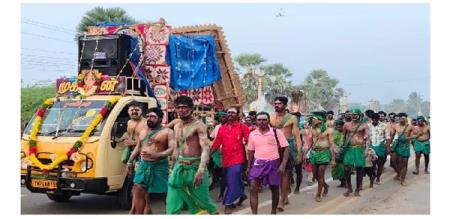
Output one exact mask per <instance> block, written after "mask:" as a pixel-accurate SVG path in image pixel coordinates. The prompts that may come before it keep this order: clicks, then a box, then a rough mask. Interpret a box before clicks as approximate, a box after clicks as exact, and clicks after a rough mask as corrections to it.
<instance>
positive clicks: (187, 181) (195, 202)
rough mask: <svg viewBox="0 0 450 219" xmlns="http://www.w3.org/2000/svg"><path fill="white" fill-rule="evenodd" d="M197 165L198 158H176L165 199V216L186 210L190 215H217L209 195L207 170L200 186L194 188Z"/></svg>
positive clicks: (198, 162)
mask: <svg viewBox="0 0 450 219" xmlns="http://www.w3.org/2000/svg"><path fill="white" fill-rule="evenodd" d="M199 164H200V158H198V157H183V156H179V157H178V160H177V161H176V163H175V166H174V168H173V170H172V173H171V175H170V178H169V188H168V192H167V199H166V213H167V214H180V213H181V211H182V210H188V211H189V212H190V213H191V214H202V213H205V212H207V213H209V214H214V213H217V207H216V204H215V203H214V202H213V200H212V199H211V196H210V195H209V188H208V177H209V176H208V175H209V174H208V170H207V169H205V172H204V174H203V182H202V184H201V185H199V186H194V179H195V174H196V173H197V170H198V167H199ZM184 207H187V209H186V208H184Z"/></svg>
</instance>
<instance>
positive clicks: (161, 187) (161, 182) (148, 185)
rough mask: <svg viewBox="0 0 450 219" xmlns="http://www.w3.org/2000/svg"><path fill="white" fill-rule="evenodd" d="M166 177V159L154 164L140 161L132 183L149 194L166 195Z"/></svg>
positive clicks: (167, 170)
mask: <svg viewBox="0 0 450 219" xmlns="http://www.w3.org/2000/svg"><path fill="white" fill-rule="evenodd" d="M168 176H169V162H168V160H167V159H162V160H160V161H154V162H152V161H143V160H141V161H139V166H138V168H137V170H136V173H135V176H134V179H133V182H134V183H135V184H138V185H140V186H142V187H143V188H145V189H146V190H147V192H149V193H166V192H167V178H168Z"/></svg>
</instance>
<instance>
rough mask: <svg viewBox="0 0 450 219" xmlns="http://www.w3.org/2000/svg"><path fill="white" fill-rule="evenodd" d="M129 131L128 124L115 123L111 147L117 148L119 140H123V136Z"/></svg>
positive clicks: (112, 130)
mask: <svg viewBox="0 0 450 219" xmlns="http://www.w3.org/2000/svg"><path fill="white" fill-rule="evenodd" d="M126 131H127V123H126V122H115V123H114V125H113V127H112V129H111V147H112V148H116V146H117V139H118V138H121V137H122V136H123V134H124V133H125V132H126Z"/></svg>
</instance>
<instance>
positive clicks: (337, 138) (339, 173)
mask: <svg viewBox="0 0 450 219" xmlns="http://www.w3.org/2000/svg"><path fill="white" fill-rule="evenodd" d="M343 128H344V121H342V120H336V121H335V122H334V130H333V138H334V153H335V154H336V166H334V167H332V168H331V176H332V177H333V179H334V180H339V181H340V182H341V184H340V185H339V186H338V187H341V188H345V187H346V183H345V169H344V164H343V162H344V156H343V151H342V144H343V143H344V134H343Z"/></svg>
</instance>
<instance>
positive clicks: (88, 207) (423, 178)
mask: <svg viewBox="0 0 450 219" xmlns="http://www.w3.org/2000/svg"><path fill="white" fill-rule="evenodd" d="M387 163H388V162H387ZM413 166H414V157H411V158H410V160H409V168H408V174H407V176H406V181H407V186H406V187H404V186H401V185H400V184H399V182H398V181H395V180H393V178H394V171H393V170H392V168H390V167H389V165H388V164H386V170H385V172H384V173H383V175H382V179H381V183H382V184H381V185H374V188H369V186H368V184H369V179H368V178H367V177H364V179H363V180H364V186H363V190H362V191H361V197H353V196H350V197H344V196H343V195H342V193H344V192H345V189H343V188H337V187H336V186H337V185H338V184H339V182H338V181H332V180H331V178H329V177H330V171H329V169H330V168H328V170H327V173H326V177H327V181H328V182H329V184H330V190H329V193H328V196H327V197H324V198H323V199H322V202H320V203H317V202H316V201H314V196H315V193H316V190H317V184H314V185H312V186H307V185H306V183H305V182H306V179H307V177H306V173H304V177H303V183H302V186H301V190H300V191H301V192H300V194H290V196H289V197H290V198H289V200H290V204H289V205H287V206H286V208H285V211H284V212H280V213H279V214H430V175H427V174H424V173H423V158H422V162H421V172H420V175H413V174H412V173H411V172H412V170H413ZM352 177H353V179H352V184H353V186H355V185H356V183H355V176H354V175H353V176H352ZM246 190H247V194H248V187H246ZM210 194H211V196H212V197H213V199H214V200H216V198H217V196H218V189H217V188H216V189H213V190H211V192H210ZM217 204H218V208H219V211H220V213H223V210H224V209H223V206H222V205H221V204H220V203H217ZM270 205H271V200H270V190H268V189H263V191H262V192H261V193H260V194H259V210H258V211H259V212H258V213H259V214H268V213H270ZM117 206H118V203H117V200H116V198H115V197H114V196H105V195H89V194H82V195H81V196H74V197H72V198H71V199H70V200H69V201H68V202H65V203H56V202H53V201H51V200H49V199H48V198H47V197H46V195H44V194H33V193H30V192H29V191H28V190H27V189H26V188H25V187H22V188H21V213H22V214H127V213H128V211H126V210H122V209H119V208H118V207H117ZM151 207H152V210H153V213H154V214H164V203H163V199H162V197H154V198H153V201H152V206H151ZM233 213H234V214H250V213H251V210H250V203H249V201H245V202H244V204H243V205H242V206H241V207H239V208H237V209H235V211H234V212H233Z"/></svg>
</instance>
